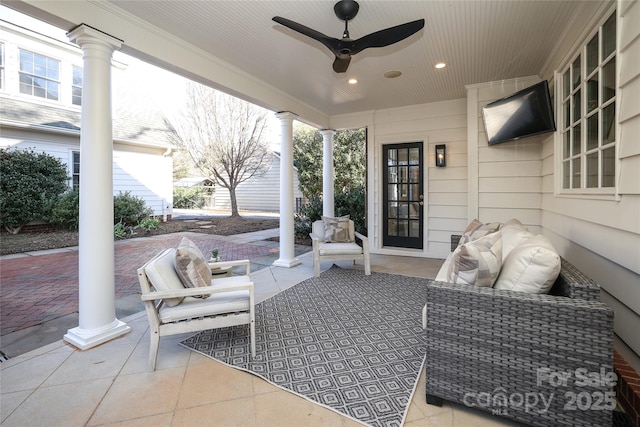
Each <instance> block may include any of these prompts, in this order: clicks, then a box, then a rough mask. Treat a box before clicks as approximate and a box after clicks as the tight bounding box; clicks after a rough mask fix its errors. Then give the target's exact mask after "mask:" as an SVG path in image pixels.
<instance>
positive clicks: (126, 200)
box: [113, 191, 153, 227]
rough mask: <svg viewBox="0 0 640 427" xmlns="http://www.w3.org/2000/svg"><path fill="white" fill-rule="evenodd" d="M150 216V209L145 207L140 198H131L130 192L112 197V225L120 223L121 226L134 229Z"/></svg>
mask: <svg viewBox="0 0 640 427" xmlns="http://www.w3.org/2000/svg"><path fill="white" fill-rule="evenodd" d="M151 215H153V211H152V210H151V208H148V207H146V205H145V203H144V200H143V199H141V198H140V197H136V196H132V195H131V192H130V191H126V192H124V193H123V192H120V193H119V194H118V195H117V196H114V197H113V219H114V225H115V224H118V223H122V225H123V226H128V227H135V226H136V225H138V224H140V223H141V222H142V221H143V220H144V219H146V218H148V217H149V216H151Z"/></svg>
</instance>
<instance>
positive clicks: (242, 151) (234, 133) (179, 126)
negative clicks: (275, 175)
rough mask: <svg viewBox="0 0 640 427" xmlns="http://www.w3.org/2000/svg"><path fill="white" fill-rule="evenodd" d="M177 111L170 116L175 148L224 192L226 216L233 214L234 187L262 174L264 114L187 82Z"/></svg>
mask: <svg viewBox="0 0 640 427" xmlns="http://www.w3.org/2000/svg"><path fill="white" fill-rule="evenodd" d="M186 92H187V100H186V103H185V104H186V105H185V109H184V111H183V113H182V114H181V116H180V117H178V118H176V123H175V128H176V131H177V132H178V135H179V136H180V139H181V141H180V142H179V144H180V145H181V146H182V148H184V149H185V150H186V151H187V152H188V153H189V155H190V156H191V158H192V160H193V163H194V164H195V165H196V167H197V168H198V169H200V170H201V171H202V172H203V173H204V174H206V175H207V176H208V177H209V178H210V179H211V180H212V181H214V182H215V183H216V185H218V186H221V187H224V188H226V189H227V190H229V197H230V199H231V216H239V214H238V201H237V198H236V189H237V188H238V185H240V184H241V183H243V182H245V181H247V180H248V179H250V178H251V177H253V176H261V175H264V173H265V172H266V171H267V169H268V166H269V163H268V154H269V147H268V143H267V142H266V141H265V136H266V128H267V114H268V111H267V110H265V109H263V108H260V107H258V106H256V105H253V104H250V103H248V102H245V101H243V100H240V99H238V98H234V97H232V96H230V95H227V94H224V93H222V92H218V91H216V90H214V89H211V88H209V87H207V86H203V85H200V84H198V83H194V82H189V83H187V85H186Z"/></svg>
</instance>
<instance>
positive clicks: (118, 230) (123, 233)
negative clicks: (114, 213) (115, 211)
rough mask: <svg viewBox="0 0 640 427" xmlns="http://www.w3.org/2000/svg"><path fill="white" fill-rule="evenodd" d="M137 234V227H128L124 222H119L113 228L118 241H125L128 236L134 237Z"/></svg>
mask: <svg viewBox="0 0 640 427" xmlns="http://www.w3.org/2000/svg"><path fill="white" fill-rule="evenodd" d="M134 234H136V232H135V227H132V226H130V225H126V224H125V223H124V222H122V221H119V222H117V223H116V224H115V225H114V226H113V235H114V237H115V238H116V239H124V238H125V237H127V236H133V235H134Z"/></svg>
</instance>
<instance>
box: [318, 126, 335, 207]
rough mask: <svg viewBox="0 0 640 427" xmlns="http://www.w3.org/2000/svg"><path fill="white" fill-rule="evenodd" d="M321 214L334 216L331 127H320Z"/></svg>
mask: <svg viewBox="0 0 640 427" xmlns="http://www.w3.org/2000/svg"><path fill="white" fill-rule="evenodd" d="M320 134H321V135H322V215H324V216H328V217H332V218H333V217H334V216H335V200H334V194H333V179H334V173H333V135H335V134H336V131H335V130H333V129H322V130H321V131H320Z"/></svg>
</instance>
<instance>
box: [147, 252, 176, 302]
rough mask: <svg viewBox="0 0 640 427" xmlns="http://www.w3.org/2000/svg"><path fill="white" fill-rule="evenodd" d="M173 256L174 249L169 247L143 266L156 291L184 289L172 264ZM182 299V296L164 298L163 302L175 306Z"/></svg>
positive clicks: (174, 254)
mask: <svg viewBox="0 0 640 427" xmlns="http://www.w3.org/2000/svg"><path fill="white" fill-rule="evenodd" d="M175 257H176V250H175V249H174V248H169V249H167V250H166V251H164V252H163V253H162V254H160V255H159V256H158V257H156V258H155V259H153V260H152V261H150V262H149V263H148V264H147V265H146V266H145V268H144V272H145V273H146V275H147V277H148V278H149V281H151V284H152V285H153V287H154V288H155V289H156V291H178V290H180V289H184V285H183V284H182V281H181V280H180V277H178V275H177V274H176V270H175V268H174V266H173V264H174V259H175ZM182 300H184V298H165V299H164V303H165V304H166V305H167V306H169V307H175V306H176V305H178V304H180V303H181V302H182Z"/></svg>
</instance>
